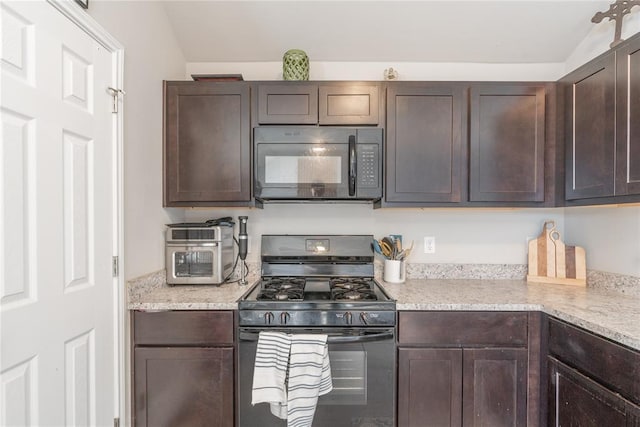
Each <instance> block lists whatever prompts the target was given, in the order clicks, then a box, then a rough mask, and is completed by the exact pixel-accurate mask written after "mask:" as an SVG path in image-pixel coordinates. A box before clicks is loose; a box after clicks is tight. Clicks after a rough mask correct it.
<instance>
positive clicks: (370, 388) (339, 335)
mask: <svg viewBox="0 0 640 427" xmlns="http://www.w3.org/2000/svg"><path fill="white" fill-rule="evenodd" d="M259 330H260V329H259V328H240V332H239V342H240V343H239V370H238V371H239V373H238V377H239V404H238V407H239V412H238V420H239V425H240V427H283V426H286V421H285V420H281V419H279V418H277V417H275V416H274V415H272V414H271V411H270V409H269V405H268V404H267V403H260V404H258V405H255V406H252V405H251V388H252V385H253V368H254V363H255V354H256V348H257V340H258V333H259ZM262 330H264V329H262ZM269 331H270V332H271V331H273V332H275V331H278V332H285V333H290V334H295V333H306V334H308V333H325V334H328V335H329V361H330V364H331V376H332V380H333V390H332V391H331V392H330V393H328V394H326V395H324V396H320V398H319V399H318V406H317V408H316V413H315V416H314V418H313V425H314V426H318V427H324V426H331V427H359V426H362V427H364V426H367V427H392V426H394V425H395V421H394V415H395V404H394V402H395V383H396V382H395V338H394V336H395V334H394V329H393V328H371V329H369V328H366V329H365V328H361V329H338V330H336V328H331V329H322V328H290V329H269Z"/></svg>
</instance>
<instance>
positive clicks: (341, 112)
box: [318, 84, 380, 125]
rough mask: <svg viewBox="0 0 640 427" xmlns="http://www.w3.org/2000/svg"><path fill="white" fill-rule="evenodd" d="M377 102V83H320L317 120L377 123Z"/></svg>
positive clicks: (322, 122)
mask: <svg viewBox="0 0 640 427" xmlns="http://www.w3.org/2000/svg"><path fill="white" fill-rule="evenodd" d="M379 102H380V101H379V97H378V86H377V85H373V84H371V85H357V84H353V85H340V86H333V85H321V86H320V89H319V98H318V103H319V110H318V113H319V117H318V120H319V123H320V124H321V125H377V124H378V108H379Z"/></svg>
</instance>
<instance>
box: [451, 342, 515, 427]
mask: <svg viewBox="0 0 640 427" xmlns="http://www.w3.org/2000/svg"><path fill="white" fill-rule="evenodd" d="M462 371H463V379H462V384H463V385H462V387H463V392H462V395H463V397H462V400H463V402H464V405H463V414H462V420H463V425H464V426H469V427H470V426H491V427H502V426H505V427H506V426H509V427H513V426H526V424H527V350H526V349H524V348H522V349H512V348H509V349H504V348H496V349H486V348H483V349H465V350H464V358H463V368H462Z"/></svg>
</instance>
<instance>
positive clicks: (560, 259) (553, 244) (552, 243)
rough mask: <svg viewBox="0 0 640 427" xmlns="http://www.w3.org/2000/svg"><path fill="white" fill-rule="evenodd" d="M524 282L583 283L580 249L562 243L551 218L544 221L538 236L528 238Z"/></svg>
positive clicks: (584, 275) (581, 250) (585, 276)
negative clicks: (526, 268) (527, 270)
mask: <svg viewBox="0 0 640 427" xmlns="http://www.w3.org/2000/svg"><path fill="white" fill-rule="evenodd" d="M527 282H542V283H559V284H563V285H576V286H585V285H586V284H587V266H586V262H585V252H584V249H583V248H581V247H580V246H567V245H565V244H564V242H563V241H562V240H560V232H558V230H556V225H555V223H554V222H553V221H547V222H545V223H544V225H543V226H542V233H541V234H540V236H538V238H537V239H533V240H530V241H529V274H528V275H527Z"/></svg>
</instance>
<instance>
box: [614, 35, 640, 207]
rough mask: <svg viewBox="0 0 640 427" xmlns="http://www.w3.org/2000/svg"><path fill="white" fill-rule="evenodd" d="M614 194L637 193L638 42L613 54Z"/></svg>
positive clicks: (639, 168)
mask: <svg viewBox="0 0 640 427" xmlns="http://www.w3.org/2000/svg"><path fill="white" fill-rule="evenodd" d="M616 61H617V64H616V73H617V78H616V84H617V88H616V90H617V94H616V108H617V115H616V132H617V135H616V138H617V158H618V159H620V160H619V161H617V164H616V169H617V170H616V172H617V179H616V195H619V194H640V40H638V39H636V40H634V41H633V42H631V43H629V44H627V45H625V47H624V48H622V49H620V50H618V51H617V52H616Z"/></svg>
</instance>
